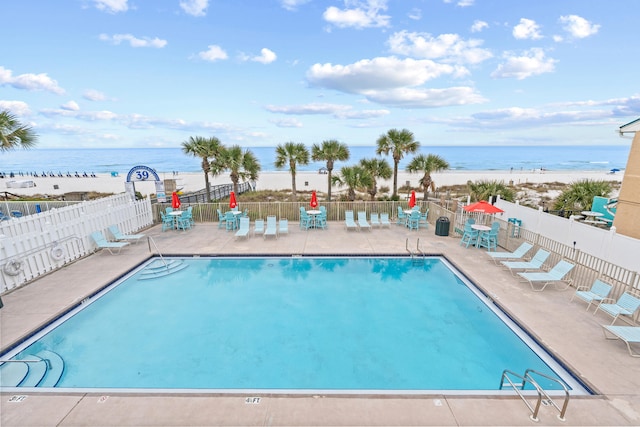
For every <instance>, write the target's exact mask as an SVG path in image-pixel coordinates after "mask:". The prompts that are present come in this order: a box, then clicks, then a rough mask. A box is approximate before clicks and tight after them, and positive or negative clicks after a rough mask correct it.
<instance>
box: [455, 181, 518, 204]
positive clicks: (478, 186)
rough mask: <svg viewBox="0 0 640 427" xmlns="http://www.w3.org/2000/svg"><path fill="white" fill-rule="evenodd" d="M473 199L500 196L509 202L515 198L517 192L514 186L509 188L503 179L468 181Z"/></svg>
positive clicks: (487, 198)
mask: <svg viewBox="0 0 640 427" xmlns="http://www.w3.org/2000/svg"><path fill="white" fill-rule="evenodd" d="M467 187H468V188H469V193H470V195H471V199H472V200H474V201H478V200H489V198H490V197H491V196H500V198H501V199H503V200H506V201H508V202H513V201H514V200H515V193H514V191H513V189H512V188H509V187H508V186H506V185H505V184H504V182H502V181H488V180H481V181H476V182H471V181H469V182H467Z"/></svg>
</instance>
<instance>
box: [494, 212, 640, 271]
mask: <svg viewBox="0 0 640 427" xmlns="http://www.w3.org/2000/svg"><path fill="white" fill-rule="evenodd" d="M495 205H496V206H498V207H499V208H500V209H502V210H503V211H504V213H503V214H499V215H497V216H496V218H499V219H502V220H504V221H507V219H508V218H518V219H520V220H522V228H523V229H526V230H528V231H530V232H532V233H535V234H539V235H541V236H545V237H547V238H549V239H552V240H555V241H557V242H559V243H562V244H564V245H567V246H570V247H574V248H575V249H577V250H580V251H581V252H586V253H588V254H590V255H593V256H594V257H597V258H600V259H602V260H604V261H607V262H610V263H613V264H616V265H619V266H620V267H624V268H627V269H629V270H632V271H636V272H639V273H640V263H639V262H638V254H639V253H640V240H638V239H634V238H631V237H628V236H623V235H621V234H618V233H616V229H615V227H611V228H610V229H608V230H607V229H603V228H598V227H594V226H592V225H589V224H583V223H581V222H578V221H574V220H573V219H567V218H563V217H559V216H556V215H552V214H549V213H546V212H543V211H542V209H539V210H536V209H531V208H529V207H526V206H521V205H519V204H516V203H511V202H506V201H504V200H498V201H496V203H495ZM574 242H575V244H574Z"/></svg>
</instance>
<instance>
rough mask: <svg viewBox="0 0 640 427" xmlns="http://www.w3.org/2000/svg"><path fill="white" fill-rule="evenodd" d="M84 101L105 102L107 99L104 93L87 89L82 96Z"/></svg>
mask: <svg viewBox="0 0 640 427" xmlns="http://www.w3.org/2000/svg"><path fill="white" fill-rule="evenodd" d="M82 97H83V98H84V99H88V100H89V101H105V100H106V99H107V97H106V96H105V94H104V93H102V92H100V91H97V90H95V89H87V90H85V91H84V93H83V94H82Z"/></svg>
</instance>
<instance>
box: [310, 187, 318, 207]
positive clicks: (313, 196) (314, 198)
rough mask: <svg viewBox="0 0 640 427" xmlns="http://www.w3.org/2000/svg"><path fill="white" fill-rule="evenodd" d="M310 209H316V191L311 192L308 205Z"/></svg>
mask: <svg viewBox="0 0 640 427" xmlns="http://www.w3.org/2000/svg"><path fill="white" fill-rule="evenodd" d="M309 204H310V205H311V207H312V208H317V207H318V196H316V190H313V192H312V193H311V203H309Z"/></svg>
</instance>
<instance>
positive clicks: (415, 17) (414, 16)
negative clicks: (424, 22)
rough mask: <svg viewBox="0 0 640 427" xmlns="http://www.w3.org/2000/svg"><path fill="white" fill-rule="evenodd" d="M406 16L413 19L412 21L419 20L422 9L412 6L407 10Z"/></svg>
mask: <svg viewBox="0 0 640 427" xmlns="http://www.w3.org/2000/svg"><path fill="white" fill-rule="evenodd" d="M407 16H408V17H409V19H413V20H414V21H419V20H420V19H422V10H420V9H418V8H417V7H414V8H413V9H411V10H410V11H409V13H408V14H407Z"/></svg>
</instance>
